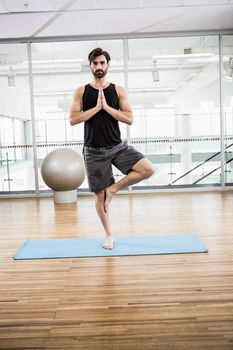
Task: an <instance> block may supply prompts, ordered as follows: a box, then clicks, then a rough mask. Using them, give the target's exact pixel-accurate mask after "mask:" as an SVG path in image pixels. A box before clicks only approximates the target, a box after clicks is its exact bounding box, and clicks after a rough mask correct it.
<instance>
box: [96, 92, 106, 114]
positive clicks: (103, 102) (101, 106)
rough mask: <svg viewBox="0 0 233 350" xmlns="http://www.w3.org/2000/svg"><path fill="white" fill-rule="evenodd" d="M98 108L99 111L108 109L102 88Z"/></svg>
mask: <svg viewBox="0 0 233 350" xmlns="http://www.w3.org/2000/svg"><path fill="white" fill-rule="evenodd" d="M97 107H98V108H99V109H107V108H108V104H107V102H106V99H105V96H104V91H103V89H102V88H100V89H99V94H98V99H97Z"/></svg>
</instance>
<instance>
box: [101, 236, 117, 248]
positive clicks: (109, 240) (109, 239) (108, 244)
mask: <svg viewBox="0 0 233 350" xmlns="http://www.w3.org/2000/svg"><path fill="white" fill-rule="evenodd" d="M113 247H114V239H113V236H106V239H105V242H104V244H103V248H104V249H113Z"/></svg>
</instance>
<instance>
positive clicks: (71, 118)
mask: <svg viewBox="0 0 233 350" xmlns="http://www.w3.org/2000/svg"><path fill="white" fill-rule="evenodd" d="M69 120H70V125H71V126H74V125H75V122H74V118H73V117H72V115H70V119H69Z"/></svg>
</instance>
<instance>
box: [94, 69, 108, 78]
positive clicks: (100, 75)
mask: <svg viewBox="0 0 233 350" xmlns="http://www.w3.org/2000/svg"><path fill="white" fill-rule="evenodd" d="M92 74H93V75H94V77H95V78H97V79H101V78H103V77H105V75H106V74H107V69H106V70H105V71H104V70H102V69H97V70H96V71H95V72H94V71H93V70H92Z"/></svg>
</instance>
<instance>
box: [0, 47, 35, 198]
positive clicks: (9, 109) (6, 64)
mask: <svg viewBox="0 0 233 350" xmlns="http://www.w3.org/2000/svg"><path fill="white" fill-rule="evenodd" d="M0 58H1V59H0V100H1V104H0V192H12V191H25V190H35V183H34V170H33V169H34V168H33V156H32V154H33V152H32V137H31V120H30V119H31V116H30V94H29V79H28V58H27V46H26V45H25V44H1V45H0Z"/></svg>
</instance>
